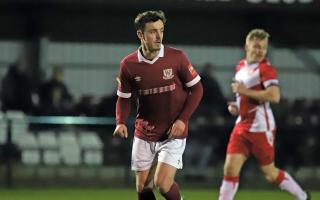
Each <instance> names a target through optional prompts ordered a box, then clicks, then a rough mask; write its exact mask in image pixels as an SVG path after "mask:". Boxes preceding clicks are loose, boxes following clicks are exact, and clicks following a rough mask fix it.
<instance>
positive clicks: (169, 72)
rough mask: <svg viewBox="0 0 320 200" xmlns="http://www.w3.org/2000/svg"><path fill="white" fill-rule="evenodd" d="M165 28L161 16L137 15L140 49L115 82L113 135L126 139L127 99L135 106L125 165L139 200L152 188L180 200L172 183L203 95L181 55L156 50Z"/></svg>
mask: <svg viewBox="0 0 320 200" xmlns="http://www.w3.org/2000/svg"><path fill="white" fill-rule="evenodd" d="M165 23H166V18H165V15H164V13H163V12H162V11H146V12H143V13H140V14H138V15H137V17H136V19H135V27H136V30H137V36H138V38H139V39H140V41H141V46H140V48H139V49H138V50H137V51H135V52H133V53H131V54H129V55H128V56H126V57H125V58H124V59H123V60H122V61H121V63H120V73H119V76H118V78H117V80H118V91H117V94H118V100H117V104H116V120H117V127H116V129H115V131H114V135H119V136H121V137H124V138H127V137H128V132H127V127H126V125H125V121H126V119H127V117H128V115H129V112H130V97H131V96H134V97H135V98H136V101H137V116H136V121H135V131H134V140H133V146H132V162H131V163H132V170H134V171H135V173H136V190H137V196H138V199H139V200H153V199H156V198H155V196H154V194H153V187H154V186H155V187H156V188H158V189H159V191H160V193H161V194H162V196H163V197H164V198H165V199H168V200H180V199H182V197H181V196H180V191H179V186H178V184H177V183H176V182H175V180H174V177H175V174H176V170H177V169H181V168H182V154H183V152H184V149H185V146H186V137H187V132H188V120H189V118H190V116H191V114H192V113H193V112H194V110H195V109H196V107H197V106H198V104H199V102H200V100H201V98H202V94H203V88H202V84H201V82H200V76H199V75H198V73H197V72H196V71H195V69H194V68H193V66H192V65H191V63H190V61H189V60H188V58H187V56H186V55H185V54H184V52H183V51H181V50H179V49H174V48H171V47H167V46H163V45H162V40H163V33H164V25H165ZM133 94H134V95H133Z"/></svg>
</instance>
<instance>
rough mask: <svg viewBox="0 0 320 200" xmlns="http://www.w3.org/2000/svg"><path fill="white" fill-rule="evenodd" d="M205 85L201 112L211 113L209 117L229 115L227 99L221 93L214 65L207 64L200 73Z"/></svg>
mask: <svg viewBox="0 0 320 200" xmlns="http://www.w3.org/2000/svg"><path fill="white" fill-rule="evenodd" d="M200 76H201V80H202V83H203V98H202V101H201V104H200V106H199V111H201V112H210V113H208V114H209V115H212V114H213V115H215V114H218V115H221V114H222V115H224V114H226V113H227V110H226V109H225V108H226V105H227V102H226V99H225V97H224V95H223V93H222V91H221V88H220V86H219V83H218V81H217V80H216V79H215V77H214V74H213V65H211V64H210V63H207V64H205V66H204V68H203V71H202V72H201V73H200Z"/></svg>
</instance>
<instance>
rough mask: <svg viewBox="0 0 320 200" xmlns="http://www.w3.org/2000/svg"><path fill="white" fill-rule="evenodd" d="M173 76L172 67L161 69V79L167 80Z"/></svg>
mask: <svg viewBox="0 0 320 200" xmlns="http://www.w3.org/2000/svg"><path fill="white" fill-rule="evenodd" d="M173 77H174V75H173V72H172V68H170V69H164V70H163V79H165V80H168V79H172V78H173Z"/></svg>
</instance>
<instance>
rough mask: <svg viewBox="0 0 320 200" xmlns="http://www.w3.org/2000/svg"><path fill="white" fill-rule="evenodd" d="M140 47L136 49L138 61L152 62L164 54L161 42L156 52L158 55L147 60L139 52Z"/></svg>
mask: <svg viewBox="0 0 320 200" xmlns="http://www.w3.org/2000/svg"><path fill="white" fill-rule="evenodd" d="M140 49H141V47H139V49H138V61H139V62H142V61H143V62H146V63H149V64H153V63H155V62H156V61H157V60H158V59H159V58H160V57H163V56H164V46H163V44H161V47H160V51H159V53H158V55H157V56H156V57H155V58H154V59H153V60H148V59H146V58H145V57H143V55H142V54H141V52H140Z"/></svg>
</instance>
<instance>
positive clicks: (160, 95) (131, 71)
mask: <svg viewBox="0 0 320 200" xmlns="http://www.w3.org/2000/svg"><path fill="white" fill-rule="evenodd" d="M118 81H119V85H118V91H117V94H118V96H119V97H122V98H130V97H131V96H132V93H133V94H135V97H136V98H137V117H136V122H135V136H136V137H138V138H140V139H143V140H147V141H159V140H161V139H165V138H166V137H167V132H168V131H169V129H170V127H171V126H172V124H173V123H174V121H175V120H177V118H178V117H179V115H180V114H181V112H182V110H183V107H184V104H185V102H186V99H187V97H188V95H189V91H188V89H187V88H188V87H192V86H194V85H195V84H197V83H198V82H199V81H200V76H199V75H198V73H197V72H196V71H195V69H194V68H193V67H192V65H191V63H190V61H189V60H188V58H187V56H186V55H185V54H184V53H183V51H181V50H179V49H175V48H171V47H167V46H163V45H162V46H161V49H160V51H159V54H158V56H156V57H155V58H154V59H153V60H151V61H150V60H147V59H145V58H144V57H143V55H142V54H141V52H140V50H137V51H135V52H133V53H131V54H130V55H128V56H126V57H125V58H124V59H123V60H122V61H121V63H120V73H119V76H118ZM187 131H188V130H187V126H186V129H185V132H184V134H183V135H182V138H185V137H186V136H187Z"/></svg>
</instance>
